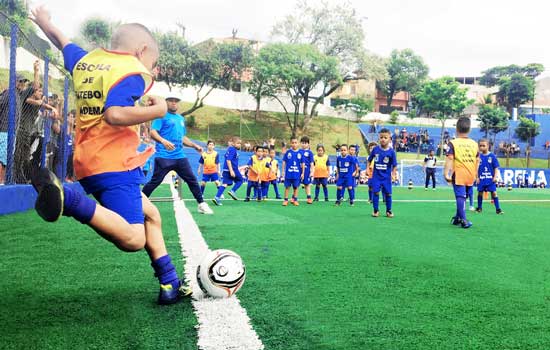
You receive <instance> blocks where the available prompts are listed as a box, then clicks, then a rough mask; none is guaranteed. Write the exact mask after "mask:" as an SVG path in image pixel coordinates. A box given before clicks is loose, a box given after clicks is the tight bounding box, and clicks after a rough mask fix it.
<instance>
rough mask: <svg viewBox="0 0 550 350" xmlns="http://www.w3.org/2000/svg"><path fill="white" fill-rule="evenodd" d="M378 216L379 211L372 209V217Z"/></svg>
mask: <svg viewBox="0 0 550 350" xmlns="http://www.w3.org/2000/svg"><path fill="white" fill-rule="evenodd" d="M378 216H380V212H379V211H373V212H372V217H373V218H377V217H378Z"/></svg>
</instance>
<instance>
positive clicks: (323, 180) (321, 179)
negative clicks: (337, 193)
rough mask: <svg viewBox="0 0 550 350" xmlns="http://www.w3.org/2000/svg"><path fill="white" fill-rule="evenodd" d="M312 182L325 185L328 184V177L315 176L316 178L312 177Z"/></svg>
mask: <svg viewBox="0 0 550 350" xmlns="http://www.w3.org/2000/svg"><path fill="white" fill-rule="evenodd" d="M313 183H314V184H315V185H323V186H326V185H328V179H327V178H326V177H316V178H314V179H313Z"/></svg>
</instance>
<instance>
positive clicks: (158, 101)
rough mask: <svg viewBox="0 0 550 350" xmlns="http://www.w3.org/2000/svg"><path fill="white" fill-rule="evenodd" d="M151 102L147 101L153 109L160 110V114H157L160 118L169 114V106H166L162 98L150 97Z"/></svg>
mask: <svg viewBox="0 0 550 350" xmlns="http://www.w3.org/2000/svg"><path fill="white" fill-rule="evenodd" d="M148 97H149V100H148V101H147V103H148V105H149V106H151V107H155V108H158V112H157V113H156V114H157V115H158V116H159V118H160V117H164V115H166V112H168V106H167V105H166V101H164V100H163V99H162V98H160V97H157V96H148Z"/></svg>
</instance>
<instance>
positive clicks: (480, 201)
mask: <svg viewBox="0 0 550 350" xmlns="http://www.w3.org/2000/svg"><path fill="white" fill-rule="evenodd" d="M477 207H478V208H479V209H481V208H482V207H483V193H482V192H479V193H478V194H477Z"/></svg>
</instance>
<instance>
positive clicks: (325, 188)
mask: <svg viewBox="0 0 550 350" xmlns="http://www.w3.org/2000/svg"><path fill="white" fill-rule="evenodd" d="M323 194H324V195H325V199H328V187H327V186H324V185H323Z"/></svg>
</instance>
